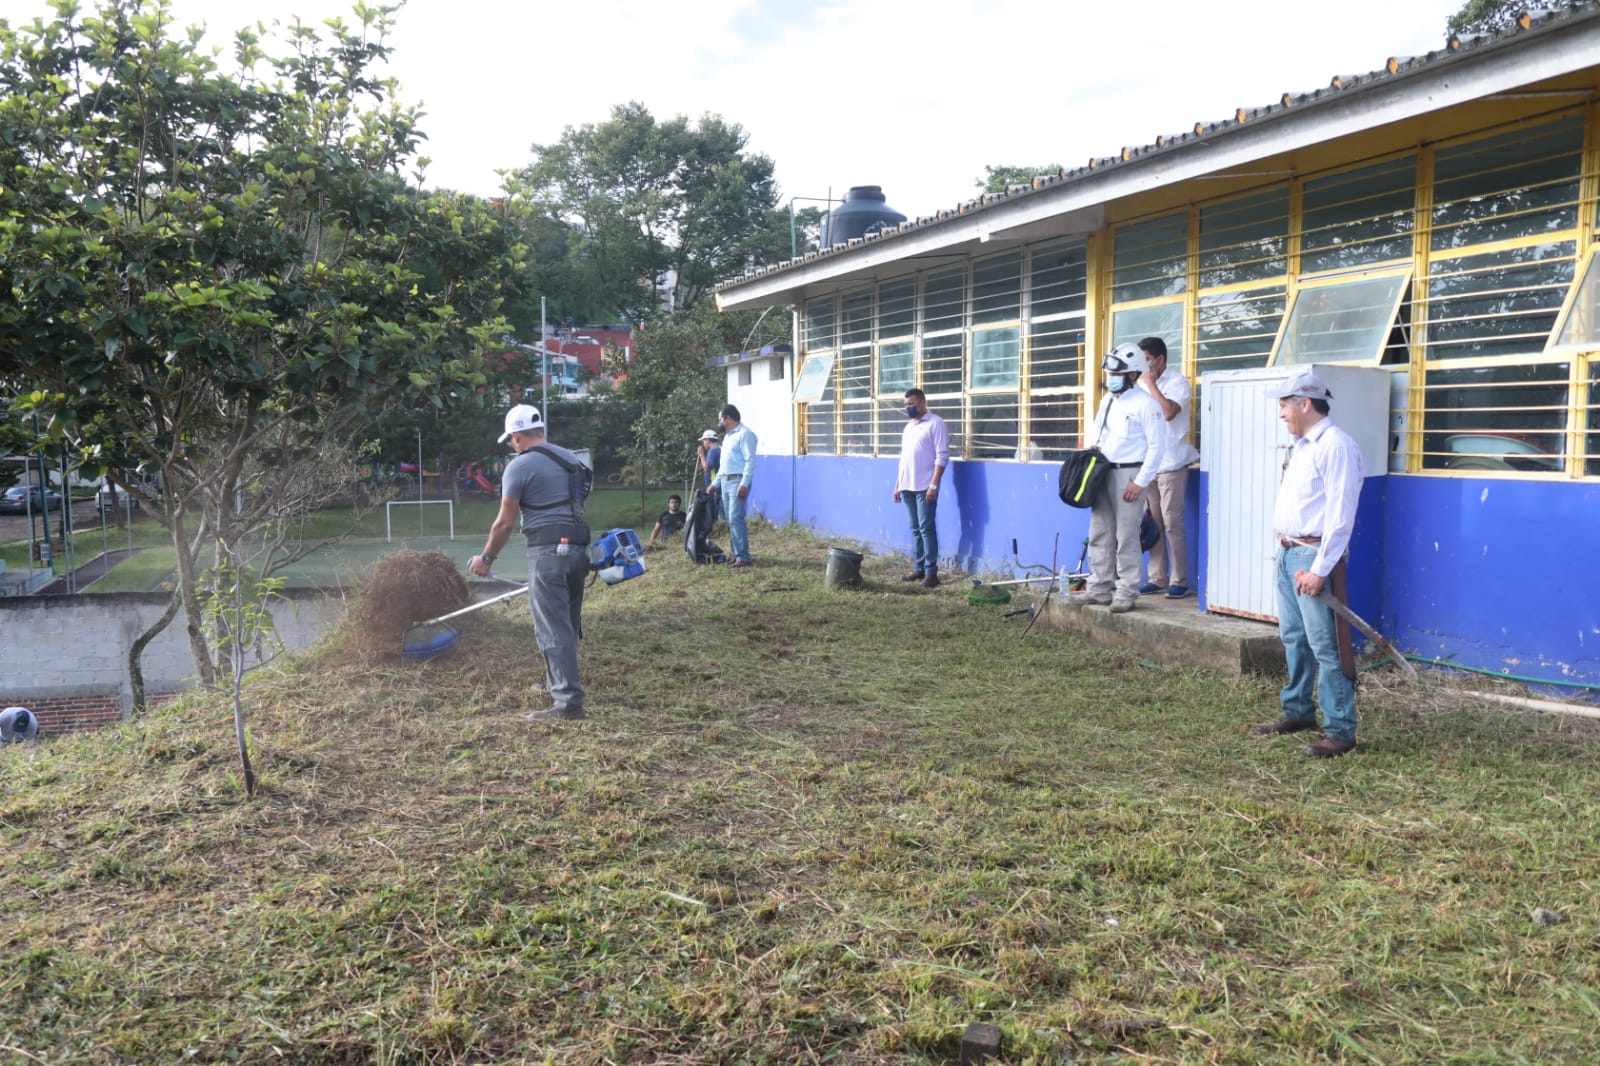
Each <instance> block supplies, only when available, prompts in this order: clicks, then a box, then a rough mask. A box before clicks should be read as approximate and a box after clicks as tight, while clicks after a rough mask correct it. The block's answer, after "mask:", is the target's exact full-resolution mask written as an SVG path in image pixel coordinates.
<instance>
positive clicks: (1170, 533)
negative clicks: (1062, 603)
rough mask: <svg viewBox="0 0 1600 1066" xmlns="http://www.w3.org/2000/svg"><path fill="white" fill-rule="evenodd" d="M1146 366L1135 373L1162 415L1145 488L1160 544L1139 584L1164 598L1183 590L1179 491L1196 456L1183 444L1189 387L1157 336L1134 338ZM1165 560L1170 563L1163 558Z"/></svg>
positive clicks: (1184, 539) (1185, 554) (1185, 572)
mask: <svg viewBox="0 0 1600 1066" xmlns="http://www.w3.org/2000/svg"><path fill="white" fill-rule="evenodd" d="M1139 350H1140V351H1142V352H1144V355H1145V359H1146V360H1147V361H1148V362H1149V364H1150V366H1149V369H1147V370H1146V371H1145V372H1144V373H1143V374H1142V375H1140V377H1139V387H1140V388H1141V389H1143V390H1144V391H1145V392H1148V393H1149V394H1150V395H1151V397H1152V398H1154V399H1155V401H1156V405H1157V406H1158V407H1160V408H1161V417H1162V418H1164V419H1166V423H1167V427H1166V428H1167V434H1166V445H1165V449H1164V450H1163V451H1162V453H1161V467H1160V469H1159V470H1157V472H1156V479H1155V480H1154V481H1152V482H1151V483H1150V487H1149V488H1148V489H1147V490H1146V497H1147V501H1148V503H1149V506H1150V517H1151V518H1153V519H1154V520H1155V523H1156V527H1157V528H1159V529H1160V530H1161V543H1159V544H1157V545H1156V546H1155V547H1154V548H1152V549H1150V580H1148V581H1146V582H1145V583H1144V584H1143V585H1140V586H1139V591H1140V592H1141V593H1143V594H1145V595H1149V594H1151V593H1155V592H1163V591H1164V592H1165V593H1166V594H1167V597H1168V598H1169V599H1174V600H1178V599H1182V598H1183V597H1185V596H1187V595H1189V539H1188V534H1187V532H1186V530H1185V529H1184V524H1183V510H1184V491H1185V490H1186V489H1187V488H1188V485H1189V464H1190V463H1192V462H1194V461H1195V460H1196V459H1198V458H1200V453H1199V452H1197V451H1195V447H1194V445H1193V444H1190V443H1189V404H1190V402H1191V400H1192V398H1193V396H1194V390H1193V389H1191V388H1190V387H1189V379H1188V378H1186V377H1184V376H1183V371H1181V370H1172V369H1169V368H1168V366H1167V344H1166V342H1165V341H1163V340H1162V339H1161V338H1160V337H1146V338H1145V339H1144V340H1142V341H1140V342H1139ZM1169 560H1170V562H1169Z"/></svg>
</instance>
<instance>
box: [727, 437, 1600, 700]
mask: <svg viewBox="0 0 1600 1066" xmlns="http://www.w3.org/2000/svg"><path fill="white" fill-rule="evenodd" d="M895 468H896V461H895V460H894V459H891V458H864V457H856V456H798V457H789V456H763V457H762V458H761V460H760V463H759V465H758V475H757V478H756V485H755V488H754V490H753V496H754V506H755V508H756V509H757V510H758V511H759V512H760V513H761V514H762V515H763V516H765V517H766V518H767V519H768V520H769V521H772V522H776V523H779V524H783V523H787V522H798V523H799V524H801V525H804V526H806V527H808V528H810V529H813V530H815V531H816V532H817V533H818V534H820V535H822V536H824V537H828V536H833V537H837V538H838V539H839V540H840V541H841V542H849V543H855V544H861V545H865V546H867V547H869V548H871V549H872V550H874V551H897V552H900V553H901V554H902V555H907V554H908V553H909V548H910V536H909V531H908V527H907V521H906V515H905V510H904V508H903V507H902V506H901V505H899V504H896V503H895V502H894V501H893V499H892V494H893V491H894V477H895ZM1056 471H1057V464H1055V463H987V462H958V463H955V464H953V465H952V466H951V467H950V469H949V471H948V473H947V474H946V477H945V480H944V486H943V488H944V492H943V493H942V494H941V499H940V504H939V551H940V556H941V557H942V558H943V559H944V560H946V561H947V562H948V563H949V564H952V565H955V566H958V567H960V568H961V569H964V570H970V571H973V572H977V573H982V572H985V571H1007V570H1009V569H1010V564H1011V562H1012V559H1011V540H1012V538H1013V537H1015V538H1016V540H1017V551H1018V555H1019V556H1020V557H1021V560H1022V561H1023V562H1024V563H1042V564H1044V565H1046V566H1048V565H1050V561H1051V555H1052V550H1053V548H1054V541H1055V538H1056V536H1057V534H1059V536H1060V548H1059V556H1058V560H1059V561H1058V568H1061V569H1071V568H1073V567H1075V566H1076V564H1077V561H1078V557H1079V553H1080V552H1081V551H1082V548H1083V540H1084V538H1085V537H1087V536H1088V532H1089V512H1087V511H1080V510H1075V509H1073V508H1070V507H1066V506H1064V505H1063V504H1062V503H1061V502H1060V500H1059V499H1058V498H1057V496H1056ZM1206 495H1207V494H1206V492H1205V485H1204V479H1203V478H1202V477H1201V475H1200V474H1199V473H1198V472H1196V473H1194V474H1192V475H1191V477H1190V481H1189V507H1188V515H1189V553H1190V573H1191V574H1193V575H1194V579H1195V584H1196V585H1197V586H1198V587H1199V591H1200V593H1201V598H1200V599H1199V600H1198V601H1196V605H1197V608H1203V606H1204V587H1205V574H1204V572H1203V570H1202V567H1201V564H1200V560H1203V559H1204V558H1205V551H1206V545H1205V532H1204V522H1203V515H1204V513H1205V512H1204V510H1203V505H1204V503H1205V501H1206ZM1597 520H1600V485H1597V484H1592V483H1565V482H1563V483H1550V482H1528V481H1512V480H1500V479H1488V478H1463V477H1419V476H1407V475H1396V474H1391V475H1389V476H1388V477H1382V478H1371V479H1368V482H1367V486H1366V488H1365V490H1364V491H1363V493H1362V497H1361V508H1360V511H1359V517H1358V520H1357V525H1356V534H1355V539H1354V542H1353V545H1352V559H1353V560H1354V561H1355V564H1356V565H1355V566H1353V567H1352V574H1351V589H1350V601H1351V604H1352V606H1354V607H1355V608H1356V610H1357V612H1358V613H1360V614H1362V615H1363V616H1364V617H1366V618H1367V619H1368V620H1369V621H1371V622H1373V624H1374V625H1375V626H1377V628H1378V629H1380V630H1382V631H1383V632H1384V633H1385V634H1386V635H1388V636H1389V637H1390V638H1391V639H1393V640H1394V641H1395V643H1396V644H1397V645H1398V646H1399V647H1400V648H1402V649H1404V650H1406V651H1408V652H1415V653H1416V654H1419V655H1424V656H1427V657H1429V658H1436V659H1450V660H1451V661H1454V662H1459V663H1461V664H1463V665H1465V666H1471V667H1476V668H1479V669H1485V670H1492V671H1496V672H1502V673H1508V674H1516V675H1524V676H1529V677H1537V678H1544V679H1550V680H1557V681H1568V682H1580V683H1583V684H1589V685H1597V686H1600V577H1597V576H1596V574H1597V567H1600V562H1597V560H1596V559H1595V558H1594V557H1593V556H1594V550H1593V544H1594V538H1593V532H1592V531H1593V530H1594V529H1595V527H1596V525H1597ZM752 548H753V549H754V551H756V552H757V553H759V552H760V550H761V548H760V544H759V543H755V544H753V545H752Z"/></svg>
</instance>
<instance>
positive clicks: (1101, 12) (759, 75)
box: [0, 0, 1461, 217]
mask: <svg viewBox="0 0 1600 1066" xmlns="http://www.w3.org/2000/svg"><path fill="white" fill-rule="evenodd" d="M81 2H82V3H83V5H84V6H85V7H88V6H90V5H91V4H92V3H93V0H81ZM171 6H172V10H173V11H174V13H175V14H176V16H177V18H178V20H179V21H180V22H183V23H204V24H205V25H206V26H207V28H208V39H211V38H214V39H215V42H216V43H217V44H225V43H226V42H227V41H228V40H229V39H230V37H231V34H232V32H233V31H234V30H235V29H236V28H237V27H238V26H240V25H243V24H246V23H249V22H253V21H256V20H266V21H269V22H270V21H271V20H274V19H278V20H283V21H286V22H287V21H290V20H292V19H293V18H295V17H296V16H298V17H299V18H300V19H302V20H303V21H305V22H308V23H316V22H320V21H321V20H322V19H325V18H328V17H331V16H337V15H346V16H347V15H348V13H349V12H350V10H351V7H352V5H351V3H349V2H346V0H250V2H248V3H246V2H241V0H172V5H171ZM1460 6H1461V3H1460V0H1339V2H1338V3H1334V4H1316V3H1304V4H1302V3H1296V2H1294V0H1227V2H1220V0H1217V2H1209V3H1208V2H1206V0H1128V2H1123V3H1115V2H1110V3H1108V2H1104V0H1098V2H1095V3H1087V2H1085V0H1055V2H1053V3H1052V2H1050V0H987V2H980V0H877V2H865V0H836V2H819V0H689V2H687V3H679V4H667V3H662V2H660V0H650V2H644V0H575V2H561V3H554V2H551V0H522V2H519V0H410V2H409V3H407V4H406V5H405V7H404V8H403V9H402V10H401V12H400V15H399V22H398V27H397V30H396V32H395V34H394V37H393V38H392V42H391V43H392V44H393V46H394V48H395V54H394V56H393V58H392V61H391V64H390V72H391V73H392V74H393V75H394V76H395V77H397V78H398V79H399V80H400V82H401V84H402V87H403V90H402V96H403V98H405V99H407V100H408V101H412V102H420V103H421V104H422V105H423V107H424V109H425V110H426V111H427V113H428V116H429V117H428V118H427V119H425V120H424V123H423V128H424V130H425V132H426V133H427V134H428V146H427V154H428V155H429V156H430V157H431V158H432V160H433V162H432V165H431V166H430V167H429V170H428V174H429V180H430V181H431V183H433V184H435V185H441V186H449V187H453V188H458V189H465V190H468V191H471V192H477V193H483V194H489V193H493V192H495V191H496V190H497V189H498V187H499V178H498V177H497V176H496V171H497V170H502V169H510V168H515V167H519V166H522V165H524V164H526V163H527V162H528V161H529V159H530V146H531V145H534V144H543V143H550V142H552V141H555V140H557V139H558V138H559V137H560V136H561V132H562V130H563V129H564V128H566V127H568V126H578V125H582V124H584V123H589V122H599V121H603V120H604V119H605V118H606V117H607V115H608V114H609V112H610V109H611V107H612V106H613V105H614V104H618V103H622V102H625V101H628V100H639V101H641V102H643V103H644V104H645V105H646V106H647V107H648V108H649V109H650V110H651V112H652V113H653V114H654V115H655V116H656V117H657V118H667V117H670V116H672V115H677V114H685V115H689V116H691V117H695V116H699V115H701V114H703V113H706V112H713V113H716V114H720V115H721V116H722V117H723V118H725V119H727V120H728V121H730V122H737V123H739V124H740V125H742V126H743V127H744V128H745V130H746V131H747V132H748V134H749V135H750V147H751V149H752V150H754V151H758V152H763V153H765V154H767V155H768V156H770V157H772V159H773V160H774V161H775V162H776V164H777V175H778V181H779V184H780V188H781V193H782V196H783V199H784V200H785V201H787V200H788V199H789V198H790V197H806V198H816V199H819V200H820V199H822V198H824V197H827V196H828V195H829V194H830V192H831V194H832V195H834V196H838V195H840V194H841V193H842V192H843V190H844V189H845V188H847V187H848V186H851V185H865V184H871V185H881V186H883V188H884V192H885V194H886V196H887V197H888V200H889V203H890V205H891V206H893V207H895V208H896V209H898V210H900V211H901V212H903V213H905V214H907V215H909V216H912V217H916V216H919V215H928V214H932V213H933V212H934V211H936V210H939V209H940V208H946V207H953V206H955V205H956V204H957V203H960V202H961V201H963V200H966V199H969V198H970V197H971V196H972V195H974V194H975V192H976V191H977V190H976V186H975V184H974V183H975V182H976V180H977V179H978V178H979V177H980V176H981V175H982V174H983V168H984V167H985V165H998V164H1018V165H1028V166H1044V165H1048V164H1056V163H1059V164H1063V165H1066V166H1069V167H1072V166H1080V165H1082V164H1083V163H1085V162H1087V161H1088V160H1089V158H1090V157H1091V156H1106V155H1112V154H1115V153H1116V152H1117V151H1118V150H1119V149H1120V148H1121V147H1122V146H1123V145H1135V144H1146V143H1149V142H1151V141H1153V140H1155V138H1156V136H1157V135H1158V134H1172V133H1178V132H1181V131H1183V130H1185V129H1188V128H1190V127H1192V126H1193V125H1194V123H1195V122H1196V121H1202V120H1203V121H1211V120H1215V119H1220V118H1224V117H1227V116H1229V115H1231V114H1232V113H1233V111H1234V109H1235V108H1238V107H1253V106H1259V105H1261V104H1265V103H1269V102H1272V101H1275V100H1276V99H1277V98H1278V97H1279V96H1280V95H1282V94H1283V93H1284V92H1286V91H1290V92H1304V91H1307V90H1311V89H1316V88H1320V87H1322V86H1325V85H1327V84H1328V82H1329V81H1330V80H1331V79H1332V77H1333V76H1334V75H1335V74H1355V73H1367V72H1369V71H1373V70H1377V69H1378V68H1380V67H1382V66H1383V64H1384V62H1385V61H1386V60H1387V59H1388V58H1389V57H1390V56H1407V55H1419V54H1422V53H1425V52H1428V51H1430V50H1432V49H1436V48H1439V47H1440V46H1441V45H1442V44H1443V42H1444V38H1445V31H1444V24H1445V20H1446V19H1447V18H1448V17H1449V15H1450V14H1451V13H1452V12H1454V11H1455V10H1456V9H1457V8H1459V7H1460ZM46 11H47V7H46V5H45V4H44V3H43V0H0V17H6V18H9V19H11V20H12V22H13V24H16V22H17V21H18V20H19V19H31V18H33V17H37V16H40V15H43V14H44V13H45V12H46ZM798 206H802V207H804V206H810V205H808V204H807V202H806V200H801V201H800V202H799V205H798Z"/></svg>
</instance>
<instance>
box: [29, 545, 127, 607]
mask: <svg viewBox="0 0 1600 1066" xmlns="http://www.w3.org/2000/svg"><path fill="white" fill-rule="evenodd" d="M142 550H143V549H141V548H134V549H133V551H129V550H128V549H127V548H114V549H112V550H111V551H108V552H106V553H105V554H104V555H101V556H100V557H98V558H95V559H90V560H89V561H88V562H86V563H84V564H83V565H82V566H80V567H78V569H76V570H74V571H73V572H72V573H71V575H65V574H63V575H62V576H61V577H58V578H56V579H55V580H54V581H52V582H50V584H48V585H46V586H45V587H44V588H42V589H40V590H39V591H38V592H37V593H35V595H38V596H55V595H61V594H63V593H66V592H72V591H77V592H82V591H83V590H84V588H85V587H86V586H87V585H88V584H89V583H90V582H91V581H97V580H99V579H100V578H102V577H105V576H106V571H107V570H110V569H111V568H112V567H113V566H116V565H117V564H118V563H120V562H122V560H124V559H126V558H127V557H128V556H130V555H132V554H134V552H138V551H142ZM69 576H70V579H71V580H68V578H69Z"/></svg>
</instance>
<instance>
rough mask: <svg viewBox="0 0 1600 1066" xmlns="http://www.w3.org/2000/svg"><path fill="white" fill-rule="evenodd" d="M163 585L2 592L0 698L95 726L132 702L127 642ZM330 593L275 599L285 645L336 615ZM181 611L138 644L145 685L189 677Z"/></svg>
mask: <svg viewBox="0 0 1600 1066" xmlns="http://www.w3.org/2000/svg"><path fill="white" fill-rule="evenodd" d="M166 606H167V594H166V593H114V594H107V595H97V596H90V595H81V596H17V597H8V598H5V599H0V706H12V705H18V706H23V707H27V708H29V709H30V710H34V711H37V712H38V714H39V724H40V727H41V729H42V731H44V732H47V733H61V732H68V731H70V730H73V729H83V728H94V727H98V726H101V725H105V724H107V723H108V722H115V721H118V720H120V719H121V718H122V716H123V715H125V714H126V713H127V712H128V710H129V709H130V708H131V707H132V704H133V695H132V691H131V690H130V688H129V685H128V666H127V663H128V649H129V648H131V647H132V646H133V642H134V641H135V640H136V639H137V638H138V636H139V634H140V633H142V632H144V631H145V629H146V628H148V627H149V626H150V625H151V624H153V623H154V622H155V621H156V619H158V618H160V617H161V613H162V612H163V611H164V610H166ZM344 610H345V602H344V598H343V597H342V595H340V594H339V593H337V592H324V591H321V590H315V589H312V590H291V591H290V592H289V593H287V594H286V596H285V598H283V599H282V600H279V601H277V602H275V603H274V604H273V607H272V616H273V623H274V625H275V626H276V628H277V632H278V636H279V638H280V639H281V640H282V641H283V642H284V645H285V646H286V647H287V648H288V649H289V650H290V651H299V650H301V649H303V648H306V647H308V646H310V645H311V644H312V643H313V642H315V641H316V640H317V638H318V637H320V636H321V635H322V633H323V631H324V630H325V629H326V628H327V627H328V626H329V625H332V624H335V623H337V621H338V620H339V619H340V618H342V617H343V615H344ZM184 625H185V623H184V615H183V612H182V611H180V612H179V613H178V616H177V617H176V618H174V619H173V620H172V622H171V624H170V625H168V626H167V628H166V629H165V630H163V631H162V633H161V635H160V636H158V637H157V638H156V639H155V640H154V641H152V642H151V643H150V645H149V646H148V647H146V648H145V651H144V655H143V657H142V660H141V665H142V668H143V671H144V682H145V691H146V693H147V694H148V695H151V696H152V698H153V695H154V694H157V693H166V694H170V693H174V692H178V691H181V690H182V689H185V688H188V687H189V686H190V685H192V684H193V680H194V676H195V665H194V657H193V656H192V655H191V654H190V653H189V639H188V635H187V633H186V631H185V628H184Z"/></svg>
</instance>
